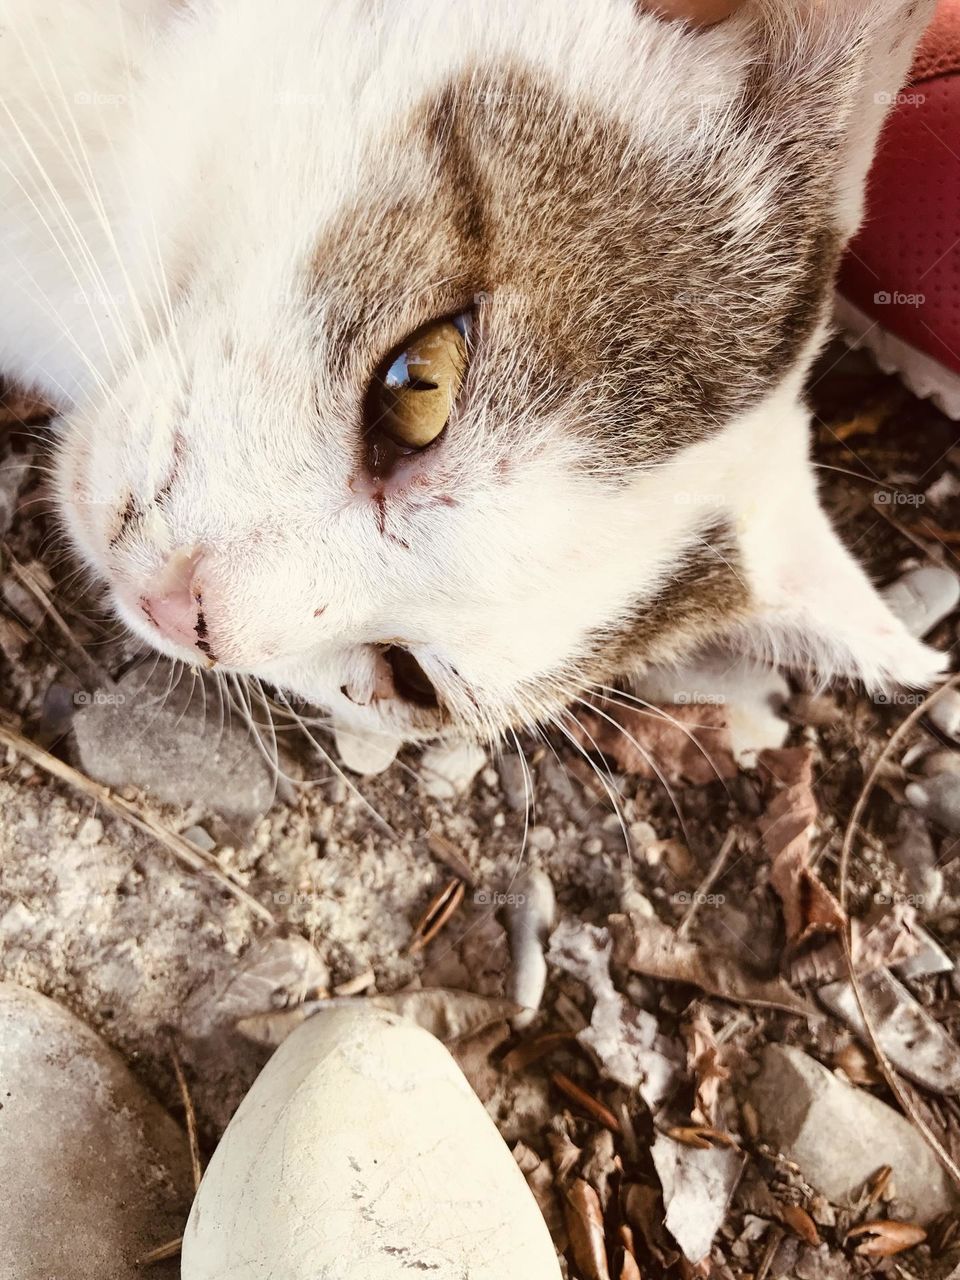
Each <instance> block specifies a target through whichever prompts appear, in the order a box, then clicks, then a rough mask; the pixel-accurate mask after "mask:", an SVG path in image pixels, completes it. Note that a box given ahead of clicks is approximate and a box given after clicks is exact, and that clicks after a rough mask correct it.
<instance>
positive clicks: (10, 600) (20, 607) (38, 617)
mask: <svg viewBox="0 0 960 1280" xmlns="http://www.w3.org/2000/svg"><path fill="white" fill-rule="evenodd" d="M0 594H2V595H3V598H4V600H6V602H7V604H8V605H9V606H10V608H11V609H12V610H13V611H14V613H15V614H17V615H18V616H19V617H20V618H22V619H23V621H24V622H25V623H26V624H27V626H29V627H40V626H42V625H43V609H42V608H41V606H40V603H39V601H38V600H37V597H36V596H35V595H33V594H32V592H30V591H28V590H27V589H26V587H25V586H23V585H22V584H21V583H19V582H18V581H17V580H16V578H5V579H4V580H3V588H2V592H0Z"/></svg>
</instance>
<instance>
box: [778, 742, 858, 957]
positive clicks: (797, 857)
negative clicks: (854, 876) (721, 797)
mask: <svg viewBox="0 0 960 1280" xmlns="http://www.w3.org/2000/svg"><path fill="white" fill-rule="evenodd" d="M760 763H761V765H762V766H763V768H764V769H765V770H766V771H767V773H768V774H769V776H770V778H771V780H772V795H771V798H770V800H769V802H768V804H767V808H766V812H765V813H764V815H763V817H762V818H761V819H760V821H759V827H760V833H761V836H762V838H763V847H764V849H765V851H766V853H767V856H768V857H769V858H770V861H771V870H770V883H771V885H772V886H773V888H774V889H775V890H776V892H777V893H778V894H779V896H780V900H781V902H782V903H783V916H784V922H785V924H786V929H787V940H788V942H789V943H790V945H791V946H792V947H796V946H798V945H799V944H800V943H802V942H806V941H807V940H808V939H809V938H811V937H812V936H813V935H814V934H817V933H836V932H839V931H840V930H842V929H843V927H844V925H845V923H846V917H845V916H844V913H843V911H842V910H841V908H840V904H839V902H837V900H836V898H835V897H834V896H833V894H832V893H831V892H830V891H829V889H827V887H826V885H824V884H823V883H822V882H821V881H820V879H819V877H818V876H817V875H816V874H815V873H814V872H813V870H812V869H811V868H810V866H809V858H810V827H811V825H812V824H813V822H814V821H815V819H816V817H817V813H818V809H817V801H816V797H815V796H814V794H813V751H812V749H811V748H810V747H788V748H784V749H781V750H776V751H775V750H767V751H763V752H761V754H760ZM778 784H779V786H778Z"/></svg>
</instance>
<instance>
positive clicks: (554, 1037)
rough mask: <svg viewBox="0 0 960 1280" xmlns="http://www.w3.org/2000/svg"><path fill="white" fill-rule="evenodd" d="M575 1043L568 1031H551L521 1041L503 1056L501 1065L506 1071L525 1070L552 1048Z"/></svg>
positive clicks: (575, 1040)
mask: <svg viewBox="0 0 960 1280" xmlns="http://www.w3.org/2000/svg"><path fill="white" fill-rule="evenodd" d="M576 1043H577V1037H576V1036H575V1035H573V1034H572V1033H571V1032H569V1031H551V1032H548V1034H547V1035H543V1036H536V1037H535V1038H534V1039H533V1040H524V1041H522V1042H521V1043H520V1044H518V1045H517V1046H516V1048H514V1049H511V1050H510V1052H509V1053H508V1054H506V1055H505V1056H504V1059H503V1064H502V1065H503V1067H504V1070H506V1071H525V1070H526V1069H527V1067H532V1066H533V1064H534V1063H535V1062H539V1061H540V1060H541V1058H546V1057H547V1056H548V1055H549V1054H551V1053H553V1052H554V1050H556V1049H565V1048H569V1047H570V1045H575V1044H576Z"/></svg>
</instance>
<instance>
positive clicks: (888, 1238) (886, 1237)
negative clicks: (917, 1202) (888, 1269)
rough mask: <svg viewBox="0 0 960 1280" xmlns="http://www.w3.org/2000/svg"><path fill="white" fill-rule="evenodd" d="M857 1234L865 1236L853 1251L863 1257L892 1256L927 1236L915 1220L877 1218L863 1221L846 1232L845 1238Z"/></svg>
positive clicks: (920, 1241)
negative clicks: (901, 1220) (899, 1220)
mask: <svg viewBox="0 0 960 1280" xmlns="http://www.w3.org/2000/svg"><path fill="white" fill-rule="evenodd" d="M858 1236H864V1237H866V1238H865V1239H864V1240H862V1241H861V1243H860V1244H858V1245H857V1247H856V1249H855V1250H854V1253H858V1254H861V1255H862V1256H863V1257H865V1258H892V1257H893V1255H894V1254H896V1253H903V1251H904V1249H912V1248H913V1246H914V1245H916V1244H921V1243H922V1242H923V1241H924V1240H926V1238H927V1233H926V1231H924V1229H923V1227H921V1226H918V1225H917V1223H915V1222H893V1221H890V1220H887V1219H883V1218H879V1219H877V1220H876V1221H875V1222H864V1223H862V1224H861V1225H860V1226H859V1227H854V1228H853V1229H852V1230H851V1231H848V1232H847V1239H848V1240H853V1239H855V1238H856V1237H858Z"/></svg>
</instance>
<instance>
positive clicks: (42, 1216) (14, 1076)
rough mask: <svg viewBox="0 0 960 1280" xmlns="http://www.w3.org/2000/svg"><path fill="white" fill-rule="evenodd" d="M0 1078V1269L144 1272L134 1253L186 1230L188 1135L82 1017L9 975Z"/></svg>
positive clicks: (13, 1272)
mask: <svg viewBox="0 0 960 1280" xmlns="http://www.w3.org/2000/svg"><path fill="white" fill-rule="evenodd" d="M0 1080H2V1082H3V1085H2V1095H0V1096H2V1102H3V1105H2V1107H0V1203H2V1205H3V1227H2V1231H0V1234H2V1237H3V1249H2V1255H0V1275H3V1276H4V1277H11V1280H13V1277H16V1280H41V1278H42V1280H47V1277H50V1280H54V1278H58V1280H59V1278H60V1277H63V1278H64V1280H65V1278H66V1277H67V1276H69V1278H70V1280H105V1277H109V1278H110V1280H143V1275H144V1272H143V1271H141V1270H140V1268H138V1266H137V1265H136V1263H137V1259H138V1258H140V1257H142V1256H143V1254H145V1253H147V1252H149V1251H150V1250H151V1249H155V1248H156V1247H157V1246H158V1245H161V1244H166V1243H167V1242H168V1241H170V1240H173V1239H176V1237H177V1236H178V1235H179V1234H180V1232H181V1231H182V1230H183V1222H184V1217H185V1215H186V1213H187V1209H188V1207H189V1204H190V1194H191V1191H192V1182H191V1177H190V1162H189V1157H188V1148H187V1140H186V1137H185V1135H184V1134H183V1133H182V1132H181V1130H180V1129H179V1128H178V1126H177V1125H176V1124H174V1122H173V1120H172V1119H171V1118H170V1117H169V1116H168V1115H167V1114H166V1112H165V1111H164V1110H163V1109H162V1108H161V1107H160V1106H159V1105H158V1104H157V1103H156V1102H155V1101H154V1100H153V1099H152V1098H150V1097H149V1095H148V1094H147V1093H146V1092H145V1091H144V1089H143V1088H142V1087H141V1086H140V1084H139V1083H138V1082H137V1081H136V1080H135V1079H134V1078H133V1076H132V1075H131V1074H130V1072H129V1071H128V1070H127V1067H126V1066H125V1065H124V1063H123V1062H122V1061H121V1059H120V1058H119V1057H118V1056H117V1055H116V1054H115V1053H114V1052H113V1050H112V1049H109V1048H108V1047H107V1046H106V1045H105V1044H104V1043H103V1042H102V1041H101V1040H100V1039H99V1037H98V1036H96V1035H95V1034H94V1033H93V1032H92V1031H91V1030H90V1029H89V1027H86V1026H84V1024H83V1023H82V1022H80V1021H79V1020H78V1019H76V1018H75V1017H74V1016H73V1014H71V1013H68V1012H67V1010H65V1009H62V1008H61V1007H60V1006H59V1005H57V1004H55V1003H54V1002H53V1001H52V1000H48V999H47V998H46V997H45V996H41V995H38V994H37V992H35V991H28V990H26V989H25V988H24V987H19V986H16V985H15V984H13V983H9V982H4V983H0ZM150 1274H151V1275H153V1276H155V1277H156V1280H170V1278H172V1277H173V1276H174V1275H176V1274H177V1273H176V1267H175V1264H174V1263H169V1264H166V1265H164V1266H161V1267H158V1268H157V1269H156V1270H154V1271H151V1273H150Z"/></svg>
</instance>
